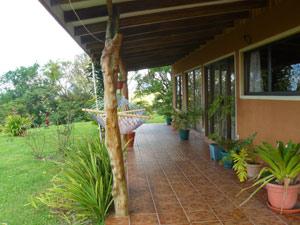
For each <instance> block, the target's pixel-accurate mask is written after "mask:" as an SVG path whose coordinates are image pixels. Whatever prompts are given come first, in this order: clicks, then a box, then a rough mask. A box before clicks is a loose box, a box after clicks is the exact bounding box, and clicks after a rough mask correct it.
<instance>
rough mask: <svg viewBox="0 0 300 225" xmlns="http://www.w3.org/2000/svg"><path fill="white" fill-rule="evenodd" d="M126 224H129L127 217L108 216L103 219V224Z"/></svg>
mask: <svg viewBox="0 0 300 225" xmlns="http://www.w3.org/2000/svg"><path fill="white" fill-rule="evenodd" d="M128 224H129V218H113V217H108V218H107V219H106V220H105V225H128Z"/></svg>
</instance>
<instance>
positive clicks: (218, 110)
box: [207, 94, 234, 135]
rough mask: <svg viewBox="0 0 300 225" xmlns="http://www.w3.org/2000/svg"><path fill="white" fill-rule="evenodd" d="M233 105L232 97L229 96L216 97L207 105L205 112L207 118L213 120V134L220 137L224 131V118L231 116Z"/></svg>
mask: <svg viewBox="0 0 300 225" xmlns="http://www.w3.org/2000/svg"><path fill="white" fill-rule="evenodd" d="M233 104H234V97H233V96H230V95H224V94H223V95H218V96H216V97H215V100H214V101H213V102H212V103H211V104H210V105H209V108H208V110H207V114H208V118H209V119H211V118H215V122H216V124H218V127H217V128H216V130H215V132H214V134H215V135H220V134H221V133H222V131H223V130H224V129H223V128H224V121H226V116H227V115H230V116H232V114H233V112H234V110H233V108H232V105H233Z"/></svg>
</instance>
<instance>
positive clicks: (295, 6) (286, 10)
mask: <svg viewBox="0 0 300 225" xmlns="http://www.w3.org/2000/svg"><path fill="white" fill-rule="evenodd" d="M299 9H300V1H299V0H286V1H281V2H280V3H278V4H276V5H275V6H272V7H270V8H268V9H265V10H261V12H260V13H259V14H258V15H255V16H253V17H252V18H251V19H250V20H247V21H245V22H244V23H243V24H242V23H240V24H239V25H237V26H236V27H235V28H233V29H231V30H228V31H226V32H225V34H223V35H221V36H218V37H216V38H215V39H214V40H213V41H210V42H208V43H207V44H206V45H205V46H204V47H202V48H200V49H198V50H196V51H194V52H193V53H191V54H190V55H188V56H186V57H184V58H183V59H181V60H180V61H178V62H176V63H175V64H174V65H172V69H173V75H176V74H183V73H185V72H186V71H188V70H190V69H191V68H195V67H197V66H202V68H204V67H203V65H204V64H207V63H208V62H212V61H217V59H218V58H220V57H223V56H226V55H229V54H232V53H235V54H234V55H235V74H236V104H237V106H236V107H237V112H236V116H237V117H236V120H237V121H236V123H237V124H236V125H237V135H238V136H239V137H240V138H245V137H246V136H248V135H249V134H252V133H254V132H255V131H257V132H258V135H257V137H256V140H255V144H260V143H261V142H262V141H267V142H270V143H272V144H275V143H276V141H277V140H282V141H284V142H287V141H288V140H290V139H291V140H293V142H300V96H284V97H283V96H281V97H279V96H272V97H271V96H244V95H243V86H242V85H240V84H241V83H242V81H243V65H242V61H243V60H242V55H243V54H242V52H243V51H246V50H250V49H251V48H255V47H259V46H262V45H265V44H268V43H271V42H274V41H276V40H280V39H283V38H285V37H288V36H290V35H293V34H297V33H300V13H299ZM245 34H247V35H250V37H251V39H252V43H251V44H248V43H247V42H246V41H245V40H244V39H243V35H245ZM202 74H204V73H202ZM203 90H204V88H203ZM185 93H186V92H184V96H183V99H185Z"/></svg>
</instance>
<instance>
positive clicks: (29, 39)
mask: <svg viewBox="0 0 300 225" xmlns="http://www.w3.org/2000/svg"><path fill="white" fill-rule="evenodd" d="M0 25H1V35H0V75H1V74H3V73H5V72H7V71H9V70H14V69H16V68H17V67H20V66H30V65H33V64H34V63H35V62H38V63H40V64H41V65H42V64H44V63H46V62H47V61H49V60H50V59H52V60H56V59H61V60H72V59H73V58H74V56H75V55H77V54H80V53H82V52H83V50H82V49H81V48H80V47H79V46H78V45H77V43H76V42H75V41H74V40H73V39H72V38H71V37H70V36H69V34H68V33H67V32H66V31H65V30H64V29H63V28H62V27H61V26H60V25H59V24H58V23H57V22H56V21H55V19H54V18H53V17H52V16H51V15H50V14H49V13H48V11H46V10H45V9H44V7H43V6H42V5H41V4H40V3H39V1H38V0H9V1H2V2H1V7H0Z"/></svg>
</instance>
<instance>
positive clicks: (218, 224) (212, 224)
mask: <svg viewBox="0 0 300 225" xmlns="http://www.w3.org/2000/svg"><path fill="white" fill-rule="evenodd" d="M192 225H221V223H220V222H218V221H214V222H201V223H192Z"/></svg>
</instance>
